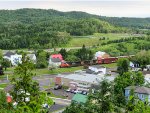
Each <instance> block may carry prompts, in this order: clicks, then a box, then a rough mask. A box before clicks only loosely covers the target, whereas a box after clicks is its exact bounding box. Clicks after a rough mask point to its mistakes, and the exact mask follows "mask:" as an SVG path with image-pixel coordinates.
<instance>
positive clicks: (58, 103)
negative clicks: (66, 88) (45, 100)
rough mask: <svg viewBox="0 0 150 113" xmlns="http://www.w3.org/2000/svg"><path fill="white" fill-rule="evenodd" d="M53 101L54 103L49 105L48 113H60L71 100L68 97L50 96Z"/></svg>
mask: <svg viewBox="0 0 150 113" xmlns="http://www.w3.org/2000/svg"><path fill="white" fill-rule="evenodd" d="M50 98H51V99H53V101H54V102H55V104H54V105H52V106H51V107H50V111H49V112H50V113H62V112H63V110H64V109H65V107H67V106H69V105H70V104H71V100H68V99H62V98H55V97H50Z"/></svg>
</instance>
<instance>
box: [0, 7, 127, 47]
mask: <svg viewBox="0 0 150 113" xmlns="http://www.w3.org/2000/svg"><path fill="white" fill-rule="evenodd" d="M96 32H98V33H108V32H113V33H116V32H119V33H120V32H129V30H128V29H126V28H122V27H114V26H113V25H111V24H109V23H108V22H106V21H103V20H100V19H99V18H98V16H95V15H90V14H87V13H84V12H59V11H56V10H52V9H50V10H42V9H19V10H0V48H1V49H18V48H50V47H54V46H59V45H61V44H66V43H67V42H68V41H69V40H70V38H71V37H70V35H76V36H83V35H92V34H93V33H96Z"/></svg>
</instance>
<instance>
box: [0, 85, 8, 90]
mask: <svg viewBox="0 0 150 113" xmlns="http://www.w3.org/2000/svg"><path fill="white" fill-rule="evenodd" d="M7 85H8V84H0V89H3V88H5V87H6V86H7Z"/></svg>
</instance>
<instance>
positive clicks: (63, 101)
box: [50, 97, 71, 106]
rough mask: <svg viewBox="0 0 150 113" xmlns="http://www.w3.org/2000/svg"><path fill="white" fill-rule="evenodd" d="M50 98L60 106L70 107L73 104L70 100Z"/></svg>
mask: <svg viewBox="0 0 150 113" xmlns="http://www.w3.org/2000/svg"><path fill="white" fill-rule="evenodd" d="M50 98H51V99H53V101H54V102H55V103H56V104H59V105H67V106H68V105H70V104H71V100H69V99H62V98H55V97H50Z"/></svg>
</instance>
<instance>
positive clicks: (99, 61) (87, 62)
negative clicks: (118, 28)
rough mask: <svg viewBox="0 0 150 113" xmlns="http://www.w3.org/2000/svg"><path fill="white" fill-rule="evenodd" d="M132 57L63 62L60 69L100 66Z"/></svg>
mask: <svg viewBox="0 0 150 113" xmlns="http://www.w3.org/2000/svg"><path fill="white" fill-rule="evenodd" d="M130 57H134V55H132V56H119V57H108V58H98V59H96V60H85V61H82V62H81V61H76V62H65V63H64V62H62V63H61V65H60V67H62V68H65V67H77V66H84V65H98V64H111V63H115V62H117V60H118V59H119V58H130Z"/></svg>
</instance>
